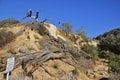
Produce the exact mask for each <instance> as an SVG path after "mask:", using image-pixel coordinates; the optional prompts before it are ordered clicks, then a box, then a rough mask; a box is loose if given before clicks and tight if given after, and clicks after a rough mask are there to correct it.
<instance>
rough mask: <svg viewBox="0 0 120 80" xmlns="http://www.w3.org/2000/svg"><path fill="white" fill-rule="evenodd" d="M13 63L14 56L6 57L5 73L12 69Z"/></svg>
mask: <svg viewBox="0 0 120 80" xmlns="http://www.w3.org/2000/svg"><path fill="white" fill-rule="evenodd" d="M14 63H15V58H14V57H12V58H8V59H7V67H6V70H5V73H9V72H10V71H12V70H13V68H14Z"/></svg>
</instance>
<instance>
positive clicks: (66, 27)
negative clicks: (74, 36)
mask: <svg viewBox="0 0 120 80" xmlns="http://www.w3.org/2000/svg"><path fill="white" fill-rule="evenodd" d="M72 28H73V26H72V24H70V23H68V22H63V23H62V29H63V30H65V31H67V32H72Z"/></svg>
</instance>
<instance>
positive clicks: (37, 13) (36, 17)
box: [35, 12, 39, 22]
mask: <svg viewBox="0 0 120 80" xmlns="http://www.w3.org/2000/svg"><path fill="white" fill-rule="evenodd" d="M38 15H39V12H36V15H35V20H36V22H38V21H39V20H38Z"/></svg>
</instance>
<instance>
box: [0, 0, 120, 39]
mask: <svg viewBox="0 0 120 80" xmlns="http://www.w3.org/2000/svg"><path fill="white" fill-rule="evenodd" d="M30 8H31V9H32V10H33V15H35V12H36V11H39V12H40V13H39V20H40V21H42V20H44V19H45V18H49V19H50V20H49V22H50V23H52V24H55V25H56V26H57V27H58V28H59V27H60V26H61V25H60V24H58V23H59V22H61V23H62V22H69V23H70V24H72V25H73V31H74V33H75V32H76V31H77V30H78V29H79V28H81V27H84V29H85V31H86V32H87V36H88V37H90V38H93V37H96V36H98V35H100V34H103V33H104V32H106V31H110V30H112V29H115V28H119V27H120V0H0V21H1V20H4V19H7V18H15V19H17V20H20V21H21V22H27V21H34V20H32V19H25V20H21V18H23V17H24V16H25V15H26V12H27V11H28V9H30Z"/></svg>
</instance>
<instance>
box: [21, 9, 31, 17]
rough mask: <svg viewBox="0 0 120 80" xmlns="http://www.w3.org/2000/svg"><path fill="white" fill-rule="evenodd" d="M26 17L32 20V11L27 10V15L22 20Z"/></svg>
mask: <svg viewBox="0 0 120 80" xmlns="http://www.w3.org/2000/svg"><path fill="white" fill-rule="evenodd" d="M27 17H30V18H32V9H29V10H28V12H27V14H26V16H25V17H24V18H22V19H25V18H27Z"/></svg>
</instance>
